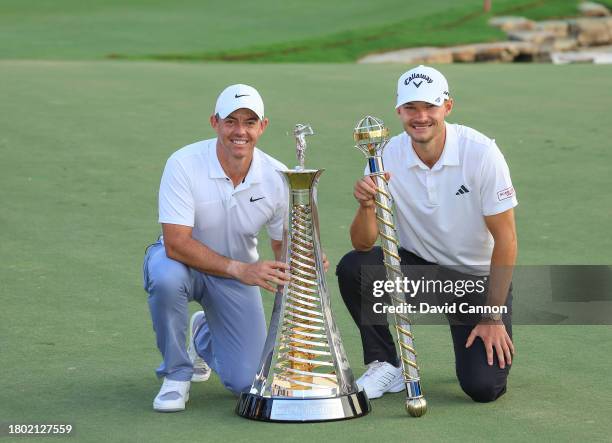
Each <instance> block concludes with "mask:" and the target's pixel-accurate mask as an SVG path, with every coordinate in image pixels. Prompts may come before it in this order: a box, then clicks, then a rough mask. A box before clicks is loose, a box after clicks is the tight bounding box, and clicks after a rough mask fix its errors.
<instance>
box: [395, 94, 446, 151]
mask: <svg viewBox="0 0 612 443" xmlns="http://www.w3.org/2000/svg"><path fill="white" fill-rule="evenodd" d="M452 109H453V100H452V99H448V100H445V101H444V103H443V104H442V106H435V105H432V104H431V103H427V102H408V103H404V104H403V105H401V106H400V107H399V108H397V114H398V115H399V118H400V120H401V121H402V124H403V126H404V130H405V131H406V132H407V133H408V135H409V136H410V138H411V139H412V141H413V143H416V144H418V145H428V144H430V143H432V142H434V143H435V142H436V141H438V140H440V139H441V140H443V139H444V119H445V118H446V116H447V115H449V114H450V112H451V110H452Z"/></svg>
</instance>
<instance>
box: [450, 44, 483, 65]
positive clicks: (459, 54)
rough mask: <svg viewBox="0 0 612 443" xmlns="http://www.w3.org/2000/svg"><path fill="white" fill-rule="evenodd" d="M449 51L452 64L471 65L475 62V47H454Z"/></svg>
mask: <svg viewBox="0 0 612 443" xmlns="http://www.w3.org/2000/svg"><path fill="white" fill-rule="evenodd" d="M450 49H451V54H452V56H453V62H456V63H472V62H473V61H475V60H476V53H477V52H478V51H477V48H476V45H464V46H455V47H453V48H450Z"/></svg>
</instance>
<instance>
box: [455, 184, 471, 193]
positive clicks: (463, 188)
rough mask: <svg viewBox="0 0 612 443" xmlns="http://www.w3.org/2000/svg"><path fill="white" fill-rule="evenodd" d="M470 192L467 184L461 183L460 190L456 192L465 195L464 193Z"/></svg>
mask: <svg viewBox="0 0 612 443" xmlns="http://www.w3.org/2000/svg"><path fill="white" fill-rule="evenodd" d="M468 192H470V190H469V189H468V188H466V187H465V185H461V187H460V188H459V190H458V191H457V192H455V195H463V194H467V193H468Z"/></svg>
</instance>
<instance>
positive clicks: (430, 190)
mask: <svg viewBox="0 0 612 443" xmlns="http://www.w3.org/2000/svg"><path fill="white" fill-rule="evenodd" d="M426 183H427V198H428V199H429V203H430V204H431V205H434V206H435V205H437V204H438V193H437V191H436V180H435V177H434V174H433V172H432V171H431V170H429V171H427V172H426Z"/></svg>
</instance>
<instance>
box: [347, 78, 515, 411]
mask: <svg viewBox="0 0 612 443" xmlns="http://www.w3.org/2000/svg"><path fill="white" fill-rule="evenodd" d="M452 109H453V99H452V98H451V96H450V93H449V88H448V83H447V81H446V78H445V77H444V76H443V75H442V74H441V73H440V72H439V71H437V70H435V69H433V68H430V67H426V66H418V67H416V68H414V69H412V70H410V71H408V72H406V73H404V74H403V75H402V76H401V77H400V78H399V81H398V87H397V106H396V110H397V114H398V116H399V118H400V120H401V122H402V125H403V127H404V132H403V133H401V134H399V135H397V136H396V137H393V138H392V139H391V140H390V141H389V144H388V145H387V147H386V148H385V150H384V153H383V161H384V166H385V170H386V171H387V172H388V177H389V189H390V192H391V195H392V197H393V200H394V203H395V209H396V211H395V219H396V225H397V226H396V229H397V232H398V237H399V243H400V249H399V252H400V256H401V263H402V266H407V268H406V269H407V270H408V273H411V274H414V272H412V271H410V269H436V271H435V272H434V275H436V278H434V279H433V280H434V283H435V280H438V281H439V282H441V281H444V282H448V281H451V282H453V283H458V282H465V281H471V282H472V286H471V287H472V288H478V287H479V286H478V285H480V284H482V286H480V288H484V290H482V291H480V293H478V291H474V290H473V291H472V294H470V296H468V297H463V291H462V292H459V291H455V293H454V294H450V297H448V295H449V294H448V293H446V294H445V295H446V299H445V300H444V301H445V302H448V301H450V302H451V303H450V304H452V302H464V301H465V303H464V304H463V305H462V307H463V308H465V307H466V306H467V307H468V308H469V307H470V306H472V305H473V306H480V307H486V308H487V309H488V310H489V312H488V313H486V314H482V315H468V314H466V315H461V314H458V315H447V317H448V319H449V323H450V329H451V335H452V339H453V345H454V350H455V366H456V374H457V378H458V380H459V383H460V385H461V387H462V389H463V390H464V392H465V393H466V394H467V395H469V396H470V397H471V398H472V399H473V400H474V401H477V402H490V401H494V400H495V399H497V398H498V397H499V396H501V395H502V394H504V393H505V392H506V382H507V377H508V373H509V370H510V366H511V363H512V355H513V353H514V346H513V344H512V324H511V317H510V313H511V302H512V294H511V287H512V286H511V279H512V267H513V266H514V263H515V259H516V254H517V240H516V230H515V223H514V212H513V208H514V207H515V206H516V205H517V200H516V196H515V193H514V188H513V186H512V182H511V180H510V173H509V170H508V166H507V164H506V161H505V159H504V157H503V155H502V153H501V152H500V150H499V148H498V147H497V145H496V144H495V141H494V140H491V139H489V138H488V137H486V136H484V135H483V134H481V133H480V132H478V131H476V130H474V129H471V128H468V127H466V126H461V125H457V124H450V123H447V122H446V121H445V119H446V117H447V116H448V115H449V114H450V113H451V111H452ZM367 173H368V171H367V170H366V174H367ZM375 193H376V187H375V185H374V182H373V181H372V179H371V178H370V177H368V176H365V177H364V178H363V179H361V180H359V181H358V182H357V183H356V185H355V188H354V196H355V198H356V199H357V201H358V202H359V207H358V209H357V214H356V215H355V218H354V221H353V224H352V226H351V232H350V234H351V241H352V244H353V247H354V248H355V250H354V251H351V252H349V253H348V254H347V255H345V256H344V257H343V258H342V260H341V261H340V263H339V264H338V267H337V275H338V283H339V286H340V292H341V294H342V297H343V299H344V302H345V304H346V305H347V308H348V309H349V312H350V313H351V316H352V317H353V319H354V321H355V322H356V324H357V326H358V327H359V330H360V333H361V338H362V344H363V352H364V363H365V364H367V365H368V369H367V371H366V372H365V374H364V375H363V376H362V377H360V378H359V380H358V381H357V384H358V385H360V386H361V387H363V388H364V389H365V391H366V393H367V394H368V397H370V398H377V397H380V396H382V395H383V394H384V393H386V392H399V391H401V390H403V389H404V386H403V378H402V374H401V370H400V368H399V367H398V357H397V352H396V349H395V345H394V339H393V337H392V335H391V333H390V332H389V328H388V325H387V322H386V316H385V315H384V314H381V315H373V314H372V311H373V306H374V304H375V303H379V304H380V302H381V299H380V298H377V297H376V296H374V294H373V293H374V290H373V289H374V281H376V280H378V281H380V280H384V279H385V270H384V266H381V265H382V260H383V253H382V251H381V249H380V248H379V247H374V245H375V243H376V240H377V238H378V227H377V223H376V214H375V203H374V196H375ZM424 274H427V275H428V276H429V277H428V278H430V277H431V275H432V274H431V271H424ZM411 278H412V279H413V280H419V273H418V272H416V274H415V275H411ZM463 285H464V283H462V286H461V287H463ZM433 287H435V285H434V286H433ZM455 287H456V288H459V287H460V286H459V285H456V286H455ZM438 291H439V289H438ZM377 295H380V294H377ZM434 298H436V299H437V304H438V306H439V305H444V303H443V302H441V299H440V294H436V295H435V296H434ZM419 300H420V301H424V302H428V301H429V302H432V301H433V300H432V294H423V293H421V294H420V296H419ZM425 304H427V303H425ZM434 304H435V303H434ZM415 306H418V307H419V308H420V307H421V304H420V303H417V304H416V305H415ZM504 309H505V310H507V313H506V314H503V315H500V314H499V313H495V311H501V312H503V311H504ZM416 312H419V310H418V309H417V311H416Z"/></svg>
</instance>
